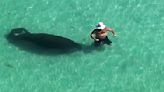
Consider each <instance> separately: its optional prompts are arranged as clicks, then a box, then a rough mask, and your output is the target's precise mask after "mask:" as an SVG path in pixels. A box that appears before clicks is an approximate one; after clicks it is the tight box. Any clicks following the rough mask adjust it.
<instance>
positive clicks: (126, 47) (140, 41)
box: [0, 0, 164, 92]
mask: <svg viewBox="0 0 164 92" xmlns="http://www.w3.org/2000/svg"><path fill="white" fill-rule="evenodd" d="M163 5H164V1H162V0H153V1H151V2H150V0H103V1H100V0H69V1H68V0H58V1H54V0H35V1H34V0H28V1H27V0H1V1H0V12H1V13H0V31H1V33H0V41H1V42H0V46H1V48H0V70H1V71H0V91H1V92H33V91H34V92H54V91H56V92H108V91H112V92H127V91H128V92H163V90H164V88H163V86H164V77H163V76H164V51H163V47H164V37H163V35H164V32H163V30H164V6H163ZM99 21H103V22H104V23H105V24H106V25H107V26H109V27H112V28H114V29H115V30H116V32H117V35H118V36H117V37H112V34H111V33H110V34H109V37H110V39H111V40H112V41H113V44H112V46H108V45H105V46H103V47H101V48H98V49H93V48H90V49H88V50H87V51H76V52H74V53H69V54H54V55H49V54H38V53H35V52H30V51H27V50H23V49H21V48H19V47H17V46H15V45H13V44H11V43H9V42H8V41H7V40H6V38H5V35H6V34H7V33H9V32H10V30H11V29H12V28H17V27H24V28H26V29H28V30H29V31H30V32H34V33H35V32H38V33H40V32H42V33H49V34H54V35H60V36H64V37H67V38H69V39H72V40H74V41H75V42H78V43H82V44H86V45H90V44H92V40H91V39H90V36H89V34H90V32H91V31H92V29H93V28H94V27H95V24H96V23H97V22H99Z"/></svg>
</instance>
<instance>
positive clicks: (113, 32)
mask: <svg viewBox="0 0 164 92" xmlns="http://www.w3.org/2000/svg"><path fill="white" fill-rule="evenodd" d="M108 30H109V31H111V32H112V34H113V36H117V35H116V32H115V31H114V30H113V29H111V28H108Z"/></svg>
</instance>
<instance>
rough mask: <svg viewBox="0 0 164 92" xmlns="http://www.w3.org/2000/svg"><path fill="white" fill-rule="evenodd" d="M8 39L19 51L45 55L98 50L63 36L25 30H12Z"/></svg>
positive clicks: (7, 36)
mask: <svg viewBox="0 0 164 92" xmlns="http://www.w3.org/2000/svg"><path fill="white" fill-rule="evenodd" d="M6 38H7V40H8V42H9V43H12V44H14V45H15V46H17V47H18V48H19V49H22V50H26V51H28V52H31V53H37V54H44V55H60V54H69V53H72V52H75V51H84V52H85V53H89V52H91V51H93V50H95V49H97V48H95V47H94V46H93V45H88V46H86V45H82V44H80V43H76V42H74V41H72V40H71V39H68V38H65V37H62V36H56V35H51V34H46V33H30V32H29V31H28V30H26V29H25V28H14V29H12V30H11V32H10V33H9V34H7V35H6Z"/></svg>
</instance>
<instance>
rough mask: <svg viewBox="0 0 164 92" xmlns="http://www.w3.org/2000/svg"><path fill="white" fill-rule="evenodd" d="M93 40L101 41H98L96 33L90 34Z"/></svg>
mask: <svg viewBox="0 0 164 92" xmlns="http://www.w3.org/2000/svg"><path fill="white" fill-rule="evenodd" d="M90 36H91V38H92V39H94V40H95V41H99V39H96V34H95V31H92V33H91V34H90Z"/></svg>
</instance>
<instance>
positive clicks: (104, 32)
mask: <svg viewBox="0 0 164 92" xmlns="http://www.w3.org/2000/svg"><path fill="white" fill-rule="evenodd" d="M108 31H109V32H112V34H113V36H116V32H115V31H114V30H113V29H111V28H108V27H106V26H105V25H104V23H103V22H99V23H98V24H97V25H96V28H95V29H94V30H93V31H92V32H91V34H90V36H91V38H92V39H93V40H94V44H95V46H100V45H101V44H102V43H103V44H104V43H106V44H108V45H111V43H112V41H111V40H109V39H108Z"/></svg>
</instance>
